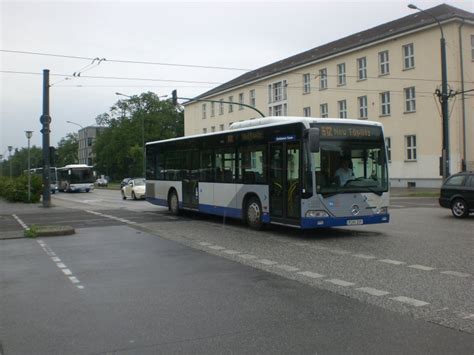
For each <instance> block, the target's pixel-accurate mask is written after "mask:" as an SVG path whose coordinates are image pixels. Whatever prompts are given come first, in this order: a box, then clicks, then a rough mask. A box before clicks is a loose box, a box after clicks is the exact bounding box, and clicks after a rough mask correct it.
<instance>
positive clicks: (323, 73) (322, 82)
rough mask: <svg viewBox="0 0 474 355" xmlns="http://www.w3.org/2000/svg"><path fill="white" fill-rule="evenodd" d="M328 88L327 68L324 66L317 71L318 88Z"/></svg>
mask: <svg viewBox="0 0 474 355" xmlns="http://www.w3.org/2000/svg"><path fill="white" fill-rule="evenodd" d="M327 88H328V70H327V69H326V68H324V69H321V70H320V71H319V90H324V89H327Z"/></svg>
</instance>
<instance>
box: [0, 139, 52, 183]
mask: <svg viewBox="0 0 474 355" xmlns="http://www.w3.org/2000/svg"><path fill="white" fill-rule="evenodd" d="M7 157H8V160H4V161H3V162H2V163H1V167H0V175H3V176H10V163H11V168H12V176H20V175H21V174H23V171H25V170H27V169H28V148H20V149H18V148H17V149H15V150H14V151H12V155H11V157H10V156H7ZM42 166H43V153H42V150H41V148H38V147H36V146H32V147H30V167H31V168H32V169H33V168H40V167H42Z"/></svg>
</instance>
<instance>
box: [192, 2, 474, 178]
mask: <svg viewBox="0 0 474 355" xmlns="http://www.w3.org/2000/svg"><path fill="white" fill-rule="evenodd" d="M426 11H428V12H430V13H431V14H433V15H434V16H435V17H436V18H437V19H438V20H439V21H440V22H441V25H442V29H443V32H444V36H445V39H446V45H447V77H448V84H449V89H450V90H452V97H450V99H449V112H450V116H449V136H450V150H451V151H450V170H451V173H455V172H458V171H460V170H474V97H473V96H474V91H472V90H474V14H472V13H470V12H466V11H463V10H459V9H457V8H454V7H451V6H448V5H440V6H437V7H434V8H431V9H428V10H426ZM440 37H441V32H440V27H439V26H438V24H437V23H436V22H434V21H433V19H432V18H431V17H429V16H427V15H426V14H423V13H420V12H416V13H414V14H413V15H410V16H407V17H404V18H401V19H398V20H395V21H392V22H390V23H386V24H383V25H380V26H377V27H375V28H372V29H369V30H367V31H363V32H360V33H357V34H354V35H351V36H349V37H346V38H343V39H340V40H337V41H334V42H331V43H328V44H326V45H323V46H320V47H317V48H314V49H311V50H309V51H307V52H304V53H301V54H298V55H296V56H293V57H290V58H287V59H284V60H282V61H279V62H276V63H273V64H270V65H268V66H265V67H263V68H260V69H257V70H255V71H252V72H249V73H246V74H244V75H242V76H241V77H238V78H236V79H234V80H232V81H230V82H228V83H225V84H223V85H221V86H220V87H217V88H215V89H212V90H210V91H209V92H207V93H204V94H203V95H201V96H199V97H198V99H208V100H216V101H221V100H222V101H232V102H235V104H224V103H219V102H216V103H213V102H200V101H194V102H189V103H185V104H184V105H185V135H193V134H202V133H207V132H213V131H220V130H225V129H228V128H229V126H230V124H232V123H233V122H238V121H243V120H248V119H253V118H256V117H259V114H258V113H257V112H255V111H254V110H252V109H249V108H247V107H243V106H239V102H241V103H245V104H249V105H252V106H255V107H256V108H258V109H259V110H260V111H262V112H263V113H264V114H265V115H267V116H299V117H301V116H310V117H328V118H341V119H344V118H356V119H360V120H372V121H378V122H381V123H382V124H383V125H384V130H385V136H386V143H387V151H388V155H389V159H390V164H389V170H390V178H391V184H392V186H394V187H407V186H416V187H438V186H440V184H441V181H442V177H441V176H440V175H441V174H440V161H439V159H440V155H441V149H442V116H441V104H440V102H439V100H438V97H437V96H436V94H435V93H436V91H437V90H441V58H440ZM470 90H471V91H470Z"/></svg>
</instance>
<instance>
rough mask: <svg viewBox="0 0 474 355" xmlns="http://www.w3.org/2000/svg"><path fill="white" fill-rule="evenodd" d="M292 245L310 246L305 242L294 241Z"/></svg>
mask: <svg viewBox="0 0 474 355" xmlns="http://www.w3.org/2000/svg"><path fill="white" fill-rule="evenodd" d="M293 245H296V246H298V247H307V246H310V245H311V244H309V243H305V242H296V243H293Z"/></svg>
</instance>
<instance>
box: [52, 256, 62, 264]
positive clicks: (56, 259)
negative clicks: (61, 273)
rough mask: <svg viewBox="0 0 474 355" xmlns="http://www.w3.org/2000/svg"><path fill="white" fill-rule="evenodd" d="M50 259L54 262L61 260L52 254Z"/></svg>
mask: <svg viewBox="0 0 474 355" xmlns="http://www.w3.org/2000/svg"><path fill="white" fill-rule="evenodd" d="M51 260H53V261H54V262H55V263H60V262H61V259H59V258H58V257H57V256H53V257H52V258H51Z"/></svg>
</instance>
